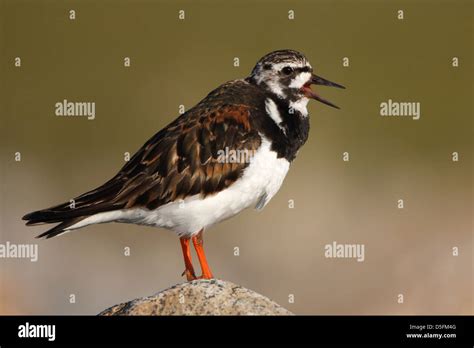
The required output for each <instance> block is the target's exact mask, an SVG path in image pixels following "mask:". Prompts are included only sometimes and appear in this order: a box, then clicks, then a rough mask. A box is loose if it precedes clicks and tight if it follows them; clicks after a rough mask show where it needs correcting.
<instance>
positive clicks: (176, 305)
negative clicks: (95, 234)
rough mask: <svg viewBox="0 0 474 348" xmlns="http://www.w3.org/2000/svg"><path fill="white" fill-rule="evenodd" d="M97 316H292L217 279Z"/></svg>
mask: <svg viewBox="0 0 474 348" xmlns="http://www.w3.org/2000/svg"><path fill="white" fill-rule="evenodd" d="M99 315H292V313H291V312H289V311H288V310H286V309H285V308H283V307H281V306H279V305H278V304H276V303H275V302H273V301H272V300H270V299H268V298H267V297H265V296H262V295H260V294H257V293H256V292H254V291H252V290H249V289H246V288H244V287H241V286H239V285H236V284H233V283H231V282H227V281H224V280H219V279H211V280H205V279H200V280H194V281H192V282H187V283H182V284H178V285H175V286H173V287H171V288H168V289H166V290H163V291H160V292H159V293H157V294H155V295H152V296H149V297H143V298H138V299H135V300H132V301H130V302H126V303H122V304H118V305H115V306H113V307H110V308H108V309H106V310H105V311H103V312H101V313H99Z"/></svg>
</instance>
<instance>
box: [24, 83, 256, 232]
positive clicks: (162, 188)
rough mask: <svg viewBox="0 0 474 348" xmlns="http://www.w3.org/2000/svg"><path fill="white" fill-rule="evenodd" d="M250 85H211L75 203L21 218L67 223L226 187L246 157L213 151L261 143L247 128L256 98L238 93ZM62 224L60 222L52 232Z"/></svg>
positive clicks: (253, 147) (252, 148) (251, 147)
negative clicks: (230, 159) (222, 157)
mask: <svg viewBox="0 0 474 348" xmlns="http://www.w3.org/2000/svg"><path fill="white" fill-rule="evenodd" d="M249 88H250V89H252V88H253V87H252V86H251V85H249V84H248V83H246V82H244V81H240V80H237V81H231V82H229V83H227V84H224V85H222V86H221V87H219V88H217V89H216V90H214V91H212V92H211V93H210V94H209V95H208V96H207V97H206V98H204V99H203V100H202V101H201V102H200V103H199V104H197V105H196V106H195V107H194V108H192V109H190V110H189V111H188V112H186V113H184V114H183V115H181V116H180V117H178V118H177V119H176V120H174V121H173V122H172V123H170V124H169V125H168V126H166V127H165V128H163V129H162V130H160V131H159V132H158V133H156V134H155V135H154V136H153V137H152V138H151V139H150V140H148V141H147V142H146V143H145V145H143V147H142V148H141V149H140V150H139V151H138V152H137V153H135V155H134V156H133V157H132V158H131V159H130V161H129V162H127V164H125V166H124V167H123V168H122V169H121V170H120V171H119V173H118V174H117V175H116V176H115V177H113V178H112V179H111V180H109V181H108V182H106V183H105V184H104V185H102V186H100V187H98V188H97V189H95V190H92V191H89V192H87V193H85V194H83V195H81V196H78V197H76V198H75V199H74V201H75V208H74V209H71V208H70V203H69V202H67V203H64V204H60V205H58V206H55V207H52V208H49V209H45V210H41V211H37V212H33V213H31V214H28V215H26V216H25V217H24V219H26V220H29V221H28V223H27V224H28V225H32V224H38V223H45V222H46V223H51V222H61V221H64V220H65V219H72V220H71V224H72V223H76V222H77V221H78V220H80V218H81V217H87V216H90V215H91V214H95V213H98V212H105V211H111V210H116V209H124V208H132V207H146V208H147V209H155V208H157V207H159V206H161V205H163V204H166V203H169V202H173V201H175V200H178V199H183V198H184V197H186V196H192V195H196V194H199V195H201V196H202V197H205V196H207V195H210V194H214V193H216V192H218V191H221V190H223V189H225V188H226V187H228V186H230V185H231V184H232V183H234V182H235V181H236V180H237V179H238V178H239V177H240V176H241V175H242V172H243V170H244V168H245V167H247V166H248V162H239V163H227V162H225V163H220V162H219V160H218V158H219V156H218V151H219V150H223V149H225V148H226V147H227V148H229V149H231V150H246V151H251V152H252V151H256V150H257V149H258V147H259V146H260V143H261V138H260V135H259V134H258V131H257V130H256V129H252V128H251V123H252V121H251V118H252V113H253V114H254V115H255V114H256V112H257V110H258V109H257V108H258V106H259V105H257V104H256V101H257V100H259V99H260V98H256V95H255V94H253V95H250V98H249V100H242V98H238V96H239V95H241V93H242V90H243V89H244V90H245V89H249ZM229 92H230V95H233V93H235V99H234V100H232V99H233V98H230V100H229V98H228V95H229ZM253 92H254V93H255V92H256V91H253ZM244 101H245V102H248V104H243V103H242V102H244ZM78 218H79V219H78ZM59 226H61V225H58V226H57V227H59ZM65 227H66V225H64V224H63V225H62V226H61V227H60V228H58V230H57V232H58V233H59V232H60V231H61V230H62V229H63V228H65ZM47 235H48V236H51V233H50V232H49V233H48V234H47Z"/></svg>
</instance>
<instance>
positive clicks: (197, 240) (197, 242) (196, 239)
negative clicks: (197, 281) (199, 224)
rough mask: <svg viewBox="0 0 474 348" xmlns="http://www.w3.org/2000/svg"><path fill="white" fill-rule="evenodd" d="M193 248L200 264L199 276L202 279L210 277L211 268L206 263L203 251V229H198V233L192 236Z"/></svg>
mask: <svg viewBox="0 0 474 348" xmlns="http://www.w3.org/2000/svg"><path fill="white" fill-rule="evenodd" d="M192 240H193V244H194V249H196V254H197V257H198V259H199V263H200V264H201V270H202V276H200V277H199V278H202V279H212V278H214V277H213V276H212V272H211V269H210V268H209V265H208V264H207V260H206V254H205V253H204V239H203V230H201V231H199V233H198V234H196V235H194V236H193V237H192Z"/></svg>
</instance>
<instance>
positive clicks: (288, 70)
mask: <svg viewBox="0 0 474 348" xmlns="http://www.w3.org/2000/svg"><path fill="white" fill-rule="evenodd" d="M281 71H282V72H283V74H285V75H290V74H291V73H292V72H293V68H292V67H291V66H285V67H284V68H283V69H281Z"/></svg>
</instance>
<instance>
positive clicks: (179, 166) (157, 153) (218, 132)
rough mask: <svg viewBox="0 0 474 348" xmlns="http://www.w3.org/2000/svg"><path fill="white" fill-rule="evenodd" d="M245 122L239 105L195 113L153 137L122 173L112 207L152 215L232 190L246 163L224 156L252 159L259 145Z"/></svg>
mask: <svg viewBox="0 0 474 348" xmlns="http://www.w3.org/2000/svg"><path fill="white" fill-rule="evenodd" d="M249 118H250V110H249V109H248V107H246V106H243V105H223V106H221V107H218V108H214V109H206V108H203V107H196V109H194V110H193V111H192V114H190V115H186V116H182V117H180V118H178V119H177V120H176V121H175V122H173V123H172V124H171V125H169V126H168V127H166V128H165V129H164V130H162V131H161V132H159V133H157V134H156V135H155V136H154V137H153V138H152V139H150V141H149V142H147V143H146V144H145V145H144V146H143V147H142V148H141V149H140V150H139V151H138V152H137V153H136V154H135V155H134V156H133V158H132V159H131V160H130V162H129V163H127V165H125V166H124V167H123V168H122V170H121V171H120V173H119V177H118V178H117V179H118V180H124V179H125V182H124V185H123V187H122V189H121V190H120V192H119V193H118V194H117V196H116V197H115V198H114V199H113V201H114V202H123V203H124V204H125V205H124V207H125V208H130V207H134V206H143V207H147V208H148V209H154V208H157V207H159V206H160V205H163V204H166V203H169V202H172V201H175V200H177V199H183V198H184V197H186V196H192V195H196V194H200V195H201V196H202V197H205V196H207V195H210V194H214V193H216V192H219V191H220V190H222V189H224V188H226V187H228V186H230V185H232V184H233V183H234V182H235V181H236V180H237V179H238V178H239V177H240V176H241V175H242V172H243V170H244V169H245V167H247V165H248V162H242V161H237V162H235V161H234V162H235V163H229V161H223V157H222V154H223V153H227V154H228V153H229V152H230V153H231V152H232V151H235V152H236V153H237V152H238V151H240V152H242V151H245V152H247V153H249V154H252V153H253V152H254V151H256V150H257V149H258V147H259V146H260V143H261V139H260V136H259V135H258V133H257V132H256V131H252V130H251V128H250V120H249Z"/></svg>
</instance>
